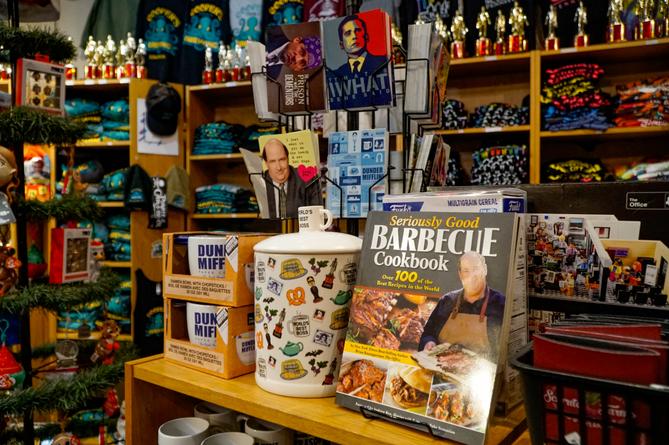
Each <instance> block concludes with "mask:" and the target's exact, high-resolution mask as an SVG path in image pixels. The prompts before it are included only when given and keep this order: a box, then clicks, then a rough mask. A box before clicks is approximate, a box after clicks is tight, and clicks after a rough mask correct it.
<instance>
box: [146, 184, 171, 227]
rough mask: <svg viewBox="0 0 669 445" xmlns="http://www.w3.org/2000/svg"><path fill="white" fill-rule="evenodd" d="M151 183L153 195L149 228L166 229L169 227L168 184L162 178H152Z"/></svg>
mask: <svg viewBox="0 0 669 445" xmlns="http://www.w3.org/2000/svg"><path fill="white" fill-rule="evenodd" d="M151 181H152V183H153V184H152V190H153V193H151V213H150V215H149V228H150V229H164V228H166V227H167V182H166V181H165V178H161V177H160V176H154V177H152V178H151Z"/></svg>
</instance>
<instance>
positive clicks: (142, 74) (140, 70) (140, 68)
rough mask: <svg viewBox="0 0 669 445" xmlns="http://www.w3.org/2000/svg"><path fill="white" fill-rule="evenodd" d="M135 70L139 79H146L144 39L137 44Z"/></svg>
mask: <svg viewBox="0 0 669 445" xmlns="http://www.w3.org/2000/svg"><path fill="white" fill-rule="evenodd" d="M135 69H136V73H137V74H136V77H137V78H138V79H146V78H147V72H146V45H145V44H144V40H143V39H139V41H138V43H137V52H136V53H135Z"/></svg>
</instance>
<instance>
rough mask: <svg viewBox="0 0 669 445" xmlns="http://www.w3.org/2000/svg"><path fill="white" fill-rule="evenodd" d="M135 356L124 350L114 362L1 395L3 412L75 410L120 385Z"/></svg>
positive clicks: (1, 410) (0, 403) (0, 400)
mask: <svg viewBox="0 0 669 445" xmlns="http://www.w3.org/2000/svg"><path fill="white" fill-rule="evenodd" d="M133 356H134V351H132V350H124V351H123V352H119V353H118V354H117V355H116V359H115V361H114V363H113V364H111V365H100V366H96V367H95V368H90V369H87V370H84V371H81V372H79V373H78V374H76V375H75V376H74V377H72V378H71V379H67V380H49V381H46V382H45V383H44V384H42V385H40V386H37V387H32V388H27V389H22V390H19V391H15V392H14V393H10V394H9V395H4V396H0V413H3V414H10V415H11V414H14V415H19V414H23V413H24V412H25V411H26V410H31V411H33V412H35V411H39V412H49V411H66V412H74V411H76V410H78V409H81V408H83V407H85V406H86V403H87V402H88V401H89V400H90V399H91V398H93V397H99V396H103V392H104V391H105V390H107V389H109V388H111V387H112V386H114V385H116V384H117V383H118V382H119V381H120V380H121V379H122V378H123V368H124V364H125V361H127V360H130V359H131V358H133Z"/></svg>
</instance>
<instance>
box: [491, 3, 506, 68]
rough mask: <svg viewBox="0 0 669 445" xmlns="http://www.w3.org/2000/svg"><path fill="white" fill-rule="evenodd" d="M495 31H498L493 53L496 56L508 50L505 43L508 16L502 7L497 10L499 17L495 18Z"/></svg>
mask: <svg viewBox="0 0 669 445" xmlns="http://www.w3.org/2000/svg"><path fill="white" fill-rule="evenodd" d="M495 32H496V33H497V39H496V40H495V44H494V45H493V53H495V55H496V56H501V55H502V54H504V53H505V52H506V48H505V45H504V35H505V34H506V17H504V13H503V12H502V10H501V9H498V10H497V19H495Z"/></svg>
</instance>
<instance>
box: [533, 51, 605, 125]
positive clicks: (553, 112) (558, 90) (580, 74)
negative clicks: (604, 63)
mask: <svg viewBox="0 0 669 445" xmlns="http://www.w3.org/2000/svg"><path fill="white" fill-rule="evenodd" d="M603 74H604V70H603V69H602V68H601V67H600V66H599V65H597V64H594V63H592V64H589V63H578V64H574V65H566V66H563V67H561V68H558V69H554V70H546V81H545V83H544V86H543V89H542V91H541V102H542V104H544V105H543V107H542V109H543V117H544V122H543V123H544V129H546V130H550V131H567V130H576V129H579V128H590V129H593V130H606V129H607V128H609V127H611V126H612V124H611V122H610V119H609V114H610V110H609V108H610V106H611V99H610V97H609V96H608V95H607V94H606V93H603V92H602V91H601V89H600V88H599V87H598V86H597V80H598V79H599V78H600V77H601V76H602V75H603Z"/></svg>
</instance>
